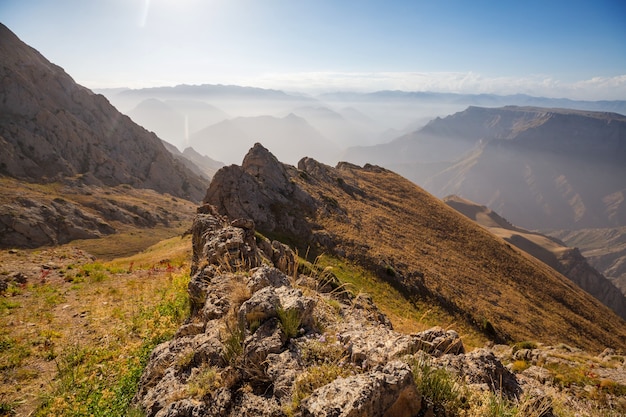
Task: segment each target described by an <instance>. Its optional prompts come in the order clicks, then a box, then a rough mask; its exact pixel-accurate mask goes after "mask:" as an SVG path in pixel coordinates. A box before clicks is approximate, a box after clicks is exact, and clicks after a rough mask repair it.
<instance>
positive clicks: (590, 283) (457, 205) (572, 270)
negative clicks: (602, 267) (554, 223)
mask: <svg viewBox="0 0 626 417" xmlns="http://www.w3.org/2000/svg"><path fill="white" fill-rule="evenodd" d="M443 201H444V203H446V204H447V205H449V206H450V207H452V208H453V209H455V210H456V211H458V212H459V213H461V214H463V215H464V216H466V217H468V218H470V219H472V220H474V221H475V222H476V223H478V224H479V225H481V226H483V227H484V228H485V229H487V230H489V231H490V232H491V233H493V234H494V235H496V236H498V237H500V238H502V239H504V240H506V241H507V242H509V243H510V244H512V245H514V246H516V247H518V248H519V249H521V250H523V251H524V252H526V253H528V254H529V255H531V256H534V257H535V258H537V259H539V260H540V261H542V262H543V263H545V264H546V265H548V266H550V267H552V268H553V269H555V270H556V271H558V272H560V273H562V274H563V275H564V276H566V277H567V278H569V279H570V280H572V282H574V283H575V284H576V285H578V286H579V287H580V288H582V289H583V290H585V291H587V292H588V293H589V294H591V295H593V296H594V297H595V298H596V299H598V300H599V301H601V302H602V303H603V304H604V305H606V306H607V307H609V308H610V309H612V310H613V311H615V313H617V314H618V315H619V316H620V317H621V318H623V319H625V320H626V296H624V294H622V292H621V291H620V290H619V289H618V288H617V287H616V286H615V285H614V284H613V283H612V282H611V281H609V280H608V279H607V278H606V277H605V276H603V275H602V274H601V273H600V272H598V271H597V270H596V269H594V268H593V267H592V266H591V265H589V263H588V262H587V260H586V259H585V258H584V257H583V256H582V255H581V253H580V251H579V250H578V249H577V248H571V247H568V246H566V245H565V244H564V243H563V242H561V241H560V240H558V239H555V238H552V237H548V236H546V235H543V234H541V233H537V232H531V231H528V230H524V229H521V228H519V227H515V226H513V225H512V224H510V223H509V222H508V221H507V220H505V219H504V218H502V217H501V216H500V215H498V214H497V213H496V212H494V211H492V210H490V209H488V208H487V207H485V206H481V205H479V204H476V203H474V202H472V201H469V200H466V199H463V198H461V197H458V196H448V197H446V198H444V199H443Z"/></svg>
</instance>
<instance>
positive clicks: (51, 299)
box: [0, 238, 190, 416]
mask: <svg viewBox="0 0 626 417" xmlns="http://www.w3.org/2000/svg"><path fill="white" fill-rule="evenodd" d="M189 247H190V243H189V240H188V239H184V240H181V239H180V238H174V239H172V240H170V241H166V242H163V243H161V244H159V245H157V246H155V247H153V248H151V249H149V250H147V251H146V252H145V253H143V254H138V255H136V256H134V257H132V258H128V259H123V260H122V259H120V260H117V261H114V262H110V263H107V262H95V263H94V262H85V261H84V259H83V260H82V263H81V262H75V261H74V260H73V259H72V254H73V253H74V252H71V251H70V248H69V247H66V248H60V249H55V250H54V251H20V252H19V253H18V254H9V253H7V252H6V251H3V252H1V253H0V259H1V260H2V265H8V262H9V261H10V260H11V259H13V258H15V257H19V258H20V259H21V261H23V262H22V263H21V264H20V265H28V260H29V259H31V262H33V263H34V264H35V265H40V262H41V260H42V257H45V256H46V255H47V254H48V252H49V253H50V254H49V256H50V257H51V260H50V261H48V263H52V262H55V263H57V264H62V265H64V266H60V267H58V268H57V269H54V270H53V271H52V273H50V274H49V275H47V276H46V279H45V282H44V280H42V281H41V282H39V281H38V280H34V281H33V280H31V281H29V283H27V284H25V285H23V286H21V287H19V288H17V289H16V290H14V291H13V292H12V293H11V294H10V295H6V294H5V296H1V297H0V300H2V301H4V303H3V304H4V305H5V306H6V305H8V307H7V308H5V309H4V310H1V309H0V329H2V330H0V347H1V349H0V378H1V380H0V381H1V385H0V406H1V407H2V408H4V409H5V410H4V411H5V412H7V413H16V414H18V415H41V416H43V415H58V416H66V415H123V414H126V413H131V411H130V410H129V409H128V405H129V401H130V399H131V398H132V396H133V395H134V392H135V390H136V384H137V382H138V378H139V376H140V375H141V372H142V370H143V366H145V361H146V360H147V358H148V355H149V353H150V351H151V350H152V348H153V347H154V346H155V345H156V344H157V343H159V342H160V341H164V340H166V339H168V338H170V337H171V336H172V335H173V333H174V331H175V330H176V329H177V328H178V326H179V325H180V323H181V321H182V320H183V319H184V318H185V317H186V315H187V314H188V297H187V291H186V289H187V288H186V286H187V282H188V279H189V277H188V266H189V265H188V263H187V262H183V261H182V253H184V252H185V251H186V253H187V259H189V258H190V256H189ZM60 254H61V255H60ZM163 259H170V260H172V262H171V263H167V264H164V263H162V262H160V261H157V260H163ZM131 262H134V265H135V266H134V267H133V268H129V265H130V263H131ZM24 268H26V267H25V266H24ZM7 410H8V411H7ZM9 415H10V414H9Z"/></svg>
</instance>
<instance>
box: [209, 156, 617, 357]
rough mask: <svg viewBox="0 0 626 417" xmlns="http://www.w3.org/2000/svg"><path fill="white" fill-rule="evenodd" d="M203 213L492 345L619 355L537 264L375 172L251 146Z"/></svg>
mask: <svg viewBox="0 0 626 417" xmlns="http://www.w3.org/2000/svg"><path fill="white" fill-rule="evenodd" d="M205 202H208V203H210V204H213V205H215V206H216V207H217V208H218V210H219V211H220V213H223V214H225V215H228V216H229V217H230V218H240V217H246V218H252V219H254V221H255V223H256V225H257V227H258V229H259V230H260V231H262V232H263V233H267V234H269V235H270V236H276V237H280V238H281V239H282V240H284V241H288V242H291V243H295V244H296V245H297V246H298V247H299V248H300V249H301V250H302V251H303V252H302V253H305V251H306V250H307V247H310V248H312V250H313V251H319V252H331V253H333V254H335V255H337V256H340V257H342V258H346V259H348V260H350V261H352V262H356V263H358V264H360V265H362V266H364V267H367V268H369V269H370V270H373V271H376V273H377V274H378V275H379V277H380V278H381V279H384V280H387V281H388V282H390V283H392V285H394V286H395V287H396V288H398V289H399V290H400V291H401V292H402V293H403V294H404V296H405V297H407V298H408V299H412V300H418V301H419V300H425V301H426V302H428V303H435V304H436V305H439V306H443V307H445V308H446V309H447V310H448V311H449V312H450V313H452V314H453V315H454V317H455V319H456V320H457V321H458V322H460V323H466V324H468V325H470V326H473V327H474V328H478V329H482V330H483V331H484V332H485V333H486V334H488V335H489V336H490V337H492V338H493V339H495V340H499V341H520V340H539V341H543V342H547V343H551V342H565V343H569V344H573V345H576V346H581V347H585V348H587V349H590V350H601V349H602V348H603V346H605V345H612V346H615V347H619V348H622V347H623V346H624V345H625V343H626V339H625V337H626V325H625V323H624V321H623V320H621V319H620V318H618V317H617V316H616V315H615V314H614V313H612V312H611V311H610V310H609V309H608V308H606V307H605V306H603V305H602V304H600V303H599V302H598V301H597V300H595V299H594V298H593V297H591V296H590V295H589V294H587V293H585V292H584V291H582V290H580V289H579V288H578V287H577V286H575V285H574V284H572V283H571V282H570V281H569V280H567V279H566V278H565V277H563V276H562V275H561V274H559V273H557V272H555V271H554V270H553V269H552V268H549V267H547V266H545V265H544V264H543V263H541V262H538V261H536V260H535V259H534V258H531V257H528V256H527V255H525V254H523V253H521V252H520V251H518V250H517V249H514V248H512V247H510V246H507V245H506V244H504V243H503V242H502V241H501V240H499V239H494V237H493V235H492V234H491V233H489V232H487V231H486V230H484V229H483V228H482V227H480V226H478V225H476V224H475V223H473V222H471V221H470V220H468V219H467V218H465V217H464V216H462V215H461V214H459V213H457V212H456V211H455V210H453V209H451V208H449V207H448V206H446V205H445V204H444V203H443V202H441V201H439V200H437V199H436V198H434V197H432V196H431V195H429V194H428V193H426V192H425V191H423V190H422V189H421V188H419V187H417V186H415V185H414V184H413V183H411V182H410V181H408V180H406V179H404V178H402V177H400V176H399V175H397V174H394V173H393V172H391V171H388V170H385V169H383V168H380V167H376V166H371V165H366V166H365V167H363V168H361V167H358V166H355V165H351V164H347V163H340V164H339V165H338V166H337V167H336V168H332V167H329V166H326V165H323V164H320V163H318V162H316V161H314V160H312V159H310V158H304V159H302V160H301V161H300V162H299V164H298V168H295V167H293V166H289V165H284V164H282V163H280V162H278V160H277V159H276V158H275V157H274V156H273V155H272V154H270V153H269V152H268V151H267V150H266V149H265V148H263V147H262V146H261V145H258V144H257V145H255V146H254V148H253V149H251V151H250V152H249V153H248V155H246V157H245V159H244V161H243V163H242V166H241V167H238V166H229V167H225V168H222V169H221V170H220V171H218V172H217V173H216V175H215V177H214V179H213V181H212V183H211V185H210V187H209V189H208V191H207V195H206V197H205Z"/></svg>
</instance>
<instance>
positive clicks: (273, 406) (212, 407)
mask: <svg viewBox="0 0 626 417" xmlns="http://www.w3.org/2000/svg"><path fill="white" fill-rule="evenodd" d="M199 211H200V213H199V214H198V215H197V217H196V220H195V222H194V225H193V228H192V233H193V248H194V257H193V267H192V271H193V277H192V279H191V281H190V283H189V293H190V295H191V304H192V316H191V318H190V319H189V320H188V322H187V323H186V324H184V325H183V326H182V327H181V328H180V329H179V330H178V332H177V333H176V336H175V338H174V339H173V340H171V341H169V342H166V343H164V344H161V345H159V346H158V347H157V348H156V349H155V350H154V351H153V352H152V355H151V358H150V362H149V364H148V366H147V367H146V370H145V371H144V374H143V376H142V378H141V382H140V388H139V391H138V393H137V395H136V397H135V401H136V403H137V404H138V405H140V406H141V407H142V408H143V409H144V410H145V411H146V413H147V415H148V416H159V417H163V416H170V417H173V416H194V415H215V416H217V415H220V416H229V415H230V416H240V415H244V416H246V415H249V416H252V415H259V414H260V415H275V416H283V415H286V414H288V413H299V415H302V416H330V415H333V416H339V415H341V416H383V415H384V416H416V415H418V412H420V410H423V409H426V408H428V406H429V405H428V403H427V401H426V400H425V399H423V398H422V396H421V394H420V393H419V392H418V391H417V388H416V385H415V383H414V380H413V372H412V369H411V367H410V366H409V364H408V362H407V361H406V359H405V358H410V357H411V355H413V354H415V353H416V352H418V351H419V352H423V353H424V354H426V353H425V352H430V353H432V354H433V355H435V356H441V355H442V354H443V353H444V352H445V353H446V354H448V355H451V354H462V353H463V352H464V347H463V344H462V342H461V340H460V338H459V336H458V335H457V334H456V333H455V332H453V331H444V330H443V329H431V330H430V331H427V332H423V333H418V334H414V335H403V334H400V333H396V332H394V331H393V330H392V328H391V325H390V323H389V321H388V320H387V319H386V317H385V316H384V315H383V314H381V313H380V312H379V311H378V309H377V308H376V306H375V305H374V304H373V303H372V301H371V299H369V297H365V296H359V297H353V296H349V295H348V294H346V293H343V294H342V295H341V296H340V297H339V298H337V296H334V295H332V294H331V293H319V292H316V291H314V290H312V289H311V288H310V287H307V286H302V285H301V284H297V282H301V283H302V282H308V281H307V280H306V279H305V277H300V278H299V279H297V280H296V278H295V277H296V276H297V271H296V270H295V265H296V264H295V262H294V255H293V253H292V252H291V250H290V249H289V248H288V247H285V246H284V245H282V244H280V243H278V242H269V241H267V240H266V239H265V238H263V237H261V236H259V235H256V236H255V231H254V223H253V222H251V221H249V220H244V219H237V220H234V221H228V220H227V218H226V217H222V216H220V215H217V214H216V213H215V209H214V208H212V207H210V206H204V207H202V208H201V209H200V210H199ZM268 250H269V251H270V252H269V253H268V252H267V251H268ZM278 254H279V255H280V256H278V257H277V255H278ZM272 259H274V261H272ZM308 278H309V280H315V277H308Z"/></svg>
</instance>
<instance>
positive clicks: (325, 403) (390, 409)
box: [301, 362, 421, 417]
mask: <svg viewBox="0 0 626 417" xmlns="http://www.w3.org/2000/svg"><path fill="white" fill-rule="evenodd" d="M301 409H302V416H303V417H309V416H310V417H331V416H332V417H383V416H385V417H392V416H394V417H395V416H398V417H400V416H402V417H404V416H407V417H410V416H415V415H417V413H418V412H419V411H420V409H421V396H420V394H419V393H418V392H417V390H416V389H415V385H414V383H413V374H412V373H411V369H410V368H409V366H408V365H407V364H405V363H402V362H390V363H388V364H387V365H386V366H385V367H383V368H382V369H381V370H379V371H373V372H371V373H369V374H362V375H355V376H352V377H348V378H338V379H336V380H335V381H333V382H331V383H330V384H328V385H325V386H324V387H322V388H319V389H317V390H316V391H314V392H313V394H312V395H311V396H310V397H308V398H306V399H305V400H303V401H302V407H301Z"/></svg>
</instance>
